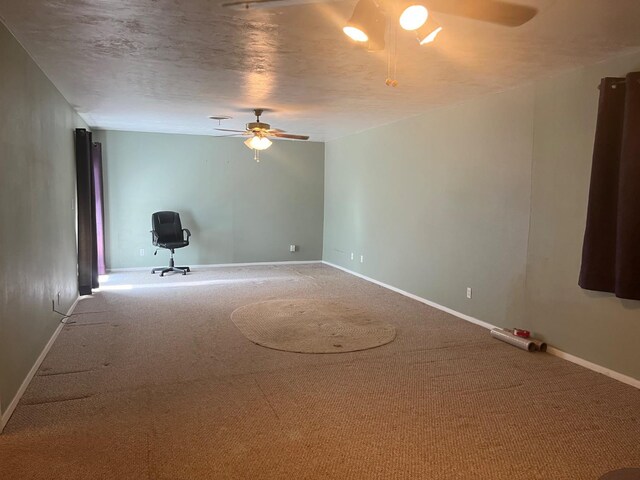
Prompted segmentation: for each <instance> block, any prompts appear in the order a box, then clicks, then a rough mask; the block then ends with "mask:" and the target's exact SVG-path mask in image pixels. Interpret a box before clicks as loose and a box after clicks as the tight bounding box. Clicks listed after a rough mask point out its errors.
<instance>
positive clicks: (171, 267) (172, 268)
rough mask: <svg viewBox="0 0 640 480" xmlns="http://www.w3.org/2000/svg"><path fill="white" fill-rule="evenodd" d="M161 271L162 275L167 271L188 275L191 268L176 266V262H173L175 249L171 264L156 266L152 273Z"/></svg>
mask: <svg viewBox="0 0 640 480" xmlns="http://www.w3.org/2000/svg"><path fill="white" fill-rule="evenodd" d="M158 271H159V272H160V276H161V277H164V274H165V273H167V272H180V273H181V274H183V275H186V274H187V272H190V271H191V269H190V268H189V267H176V265H175V263H173V250H172V251H171V257H170V258H169V266H168V267H156V268H154V269H153V270H151V273H156V272H158Z"/></svg>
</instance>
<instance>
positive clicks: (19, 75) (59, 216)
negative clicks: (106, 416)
mask: <svg viewBox="0 0 640 480" xmlns="http://www.w3.org/2000/svg"><path fill="white" fill-rule="evenodd" d="M0 112H1V114H0V218H2V228H1V229H0V410H2V413H4V412H5V411H6V409H7V407H8V405H9V403H10V402H11V400H12V399H13V398H14V396H15V394H16V392H17V391H18V389H19V388H20V385H21V384H22V382H23V381H24V379H25V377H26V376H27V374H28V372H29V370H31V368H32V367H33V365H34V363H35V361H36V359H37V358H38V356H39V355H40V352H42V349H43V348H44V346H45V345H46V343H47V341H48V340H49V338H50V337H51V335H52V334H53V332H54V331H55V329H56V327H57V326H58V324H59V322H60V316H59V315H57V314H55V313H53V312H52V309H51V300H52V299H54V298H55V299H56V300H57V295H58V292H60V298H61V302H60V305H59V306H58V307H57V308H58V309H59V310H61V311H65V312H66V311H67V309H68V308H69V307H70V306H71V304H72V303H73V301H74V300H75V299H76V298H77V276H76V264H77V256H76V231H75V210H74V208H75V202H76V198H75V195H76V194H75V160H74V158H75V154H74V145H73V129H74V128H75V127H86V125H85V124H84V123H83V122H82V120H81V119H80V117H79V116H78V115H77V114H76V113H75V112H74V110H73V109H72V108H71V107H70V106H69V105H68V103H67V102H66V101H65V99H64V98H63V97H62V95H60V93H59V92H58V91H57V90H56V89H55V87H54V86H53V85H52V84H51V82H50V81H49V80H48V79H47V78H46V76H45V75H44V74H43V73H42V71H41V70H40V69H39V68H38V67H37V65H36V64H35V63H34V62H33V60H31V58H30V57H29V56H28V54H27V53H26V52H25V51H24V50H23V49H22V47H21V46H20V45H19V44H18V42H17V41H16V40H15V39H14V38H13V36H12V35H11V34H10V33H9V32H8V31H7V29H6V28H5V27H4V26H3V25H2V24H0Z"/></svg>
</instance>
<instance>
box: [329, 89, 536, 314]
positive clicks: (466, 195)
mask: <svg viewBox="0 0 640 480" xmlns="http://www.w3.org/2000/svg"><path fill="white" fill-rule="evenodd" d="M532 131H533V89H532V88H525V89H522V90H519V91H511V92H508V93H504V94H501V95H497V96H492V97H487V98H483V99H480V100H477V101H473V102H469V103H464V104H460V105H456V106H453V107H449V108H441V109H437V110H432V111H431V112H429V114H427V115H422V116H420V117H415V118H410V119H406V120H403V121H401V122H398V123H394V124H391V125H387V126H385V127H383V128H379V129H373V130H369V131H365V132H362V133H359V134H357V135H354V136H350V137H345V138H342V139H339V140H335V141H332V142H328V143H327V144H326V163H325V165H326V166H325V173H326V179H325V181H326V193H325V233H324V235H325V240H324V259H325V260H326V261H328V262H331V263H335V264H338V265H341V266H344V267H347V268H349V269H351V270H354V271H356V272H359V273H362V274H364V275H367V276H369V277H372V278H375V279H377V280H379V281H382V282H385V283H387V284H390V285H393V286H395V287H398V288H401V289H403V290H406V291H409V292H411V293H414V294H416V295H419V296H421V297H423V298H427V299H429V300H431V301H434V302H436V303H439V304H441V305H445V306H447V307H449V308H453V309H454V310H457V311H459V312H463V313H465V314H468V315H472V316H475V317H477V318H479V319H482V320H485V321H490V322H495V323H498V324H502V325H507V324H510V323H512V322H513V321H515V320H516V319H518V320H521V319H522V318H523V301H524V290H523V288H524V278H525V265H526V258H527V250H526V245H527V234H528V224H529V220H528V214H529V197H530V185H531V148H532V138H531V132H532ZM352 252H353V253H355V256H354V260H351V253H352ZM360 255H364V263H360ZM467 287H471V288H472V291H473V298H472V300H468V299H467V298H466V289H467Z"/></svg>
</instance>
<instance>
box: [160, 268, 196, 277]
mask: <svg viewBox="0 0 640 480" xmlns="http://www.w3.org/2000/svg"><path fill="white" fill-rule="evenodd" d="M156 272H160V276H161V277H164V274H165V273H168V272H180V273H182V275H186V274H187V272H191V269H190V268H189V267H158V268H154V269H153V270H151V273H156Z"/></svg>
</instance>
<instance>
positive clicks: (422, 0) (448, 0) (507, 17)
mask: <svg viewBox="0 0 640 480" xmlns="http://www.w3.org/2000/svg"><path fill="white" fill-rule="evenodd" d="M327 1H333V0H233V1H230V2H225V3H222V4H221V6H222V7H226V8H232V9H237V10H245V9H249V8H279V7H288V6H293V5H304V4H308V3H325V2H327ZM358 3H360V2H358ZM373 3H375V4H376V5H377V6H378V7H381V8H382V9H384V10H385V11H392V10H394V8H393V7H394V5H393V4H394V3H395V2H394V1H393V0H379V1H373ZM402 3H403V4H404V6H405V7H407V8H408V7H410V6H412V5H422V6H424V7H426V8H428V9H429V10H433V11H435V12H440V13H444V14H447V15H455V16H458V17H465V18H471V19H473V20H479V21H482V22H489V23H495V24H498V25H503V26H505V27H519V26H520V25H524V24H525V23H527V22H528V21H529V20H531V19H532V18H533V17H535V16H536V14H537V13H538V9H536V8H534V7H529V6H527V5H521V4H518V3H511V2H505V1H502V0H416V1H406V2H404V1H403V2H402ZM356 8H357V7H356ZM405 10H406V8H405Z"/></svg>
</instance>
